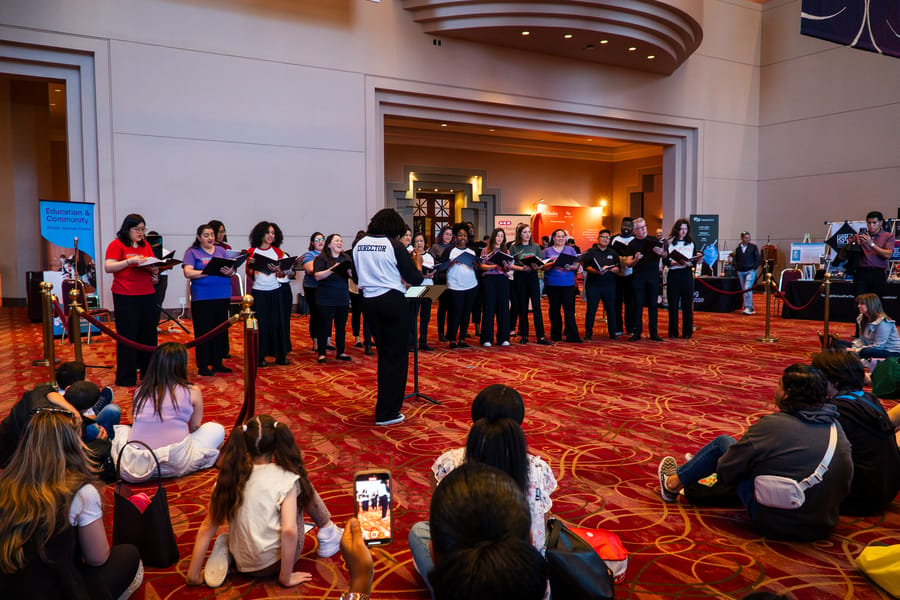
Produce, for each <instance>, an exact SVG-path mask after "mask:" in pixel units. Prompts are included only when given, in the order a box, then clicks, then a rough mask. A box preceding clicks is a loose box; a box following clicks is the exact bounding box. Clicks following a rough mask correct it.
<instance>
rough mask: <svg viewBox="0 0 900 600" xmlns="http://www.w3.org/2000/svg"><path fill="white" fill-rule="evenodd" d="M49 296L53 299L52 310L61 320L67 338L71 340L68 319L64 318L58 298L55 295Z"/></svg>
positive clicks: (64, 314)
mask: <svg viewBox="0 0 900 600" xmlns="http://www.w3.org/2000/svg"><path fill="white" fill-rule="evenodd" d="M51 298H52V300H53V312H54V313H56V316H57V317H59V320H60V321H62V326H63V328H65V330H66V335H67V336H69V340H71V339H72V332H71V331H70V328H69V320H68V319H67V318H66V313H64V312H63V308H62V305H61V304H60V303H59V300H57V299H56V296H51Z"/></svg>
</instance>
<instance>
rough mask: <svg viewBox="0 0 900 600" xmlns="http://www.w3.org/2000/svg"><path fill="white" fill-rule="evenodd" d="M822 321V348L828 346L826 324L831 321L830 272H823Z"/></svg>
mask: <svg viewBox="0 0 900 600" xmlns="http://www.w3.org/2000/svg"><path fill="white" fill-rule="evenodd" d="M822 318H823V322H822V340H821V342H822V350H825V349H826V348H827V347H828V341H829V338H830V337H831V336H830V335H829V334H828V326H829V322H830V321H831V273H828V272H827V271H826V273H825V311H824V316H823V317H822Z"/></svg>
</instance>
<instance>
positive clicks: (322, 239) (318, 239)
mask: <svg viewBox="0 0 900 600" xmlns="http://www.w3.org/2000/svg"><path fill="white" fill-rule="evenodd" d="M313 241H314V242H324V241H325V238H323V237H317V238H313Z"/></svg>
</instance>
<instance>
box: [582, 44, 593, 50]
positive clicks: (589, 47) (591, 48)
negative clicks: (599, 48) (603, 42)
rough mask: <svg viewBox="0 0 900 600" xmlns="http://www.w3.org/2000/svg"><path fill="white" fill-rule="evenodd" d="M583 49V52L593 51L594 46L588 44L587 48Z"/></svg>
mask: <svg viewBox="0 0 900 600" xmlns="http://www.w3.org/2000/svg"><path fill="white" fill-rule="evenodd" d="M584 49H585V50H593V49H594V45H593V44H588V45H587V46H585V47H584Z"/></svg>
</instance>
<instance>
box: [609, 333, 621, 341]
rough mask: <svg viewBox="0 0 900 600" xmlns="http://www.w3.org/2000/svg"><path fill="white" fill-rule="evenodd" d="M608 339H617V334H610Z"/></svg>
mask: <svg viewBox="0 0 900 600" xmlns="http://www.w3.org/2000/svg"><path fill="white" fill-rule="evenodd" d="M609 339H611V340H617V339H619V336H617V335H616V334H612V335H611V336H609Z"/></svg>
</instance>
